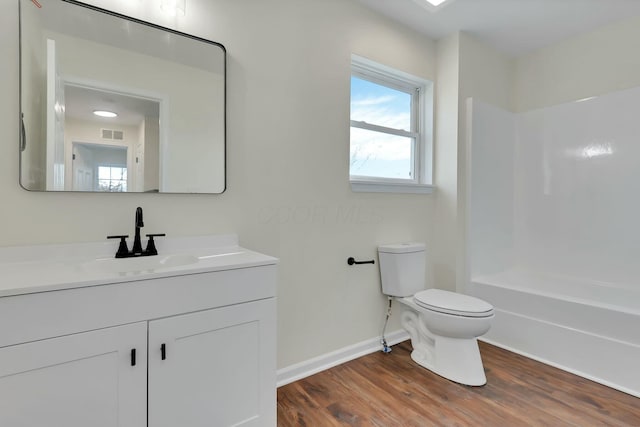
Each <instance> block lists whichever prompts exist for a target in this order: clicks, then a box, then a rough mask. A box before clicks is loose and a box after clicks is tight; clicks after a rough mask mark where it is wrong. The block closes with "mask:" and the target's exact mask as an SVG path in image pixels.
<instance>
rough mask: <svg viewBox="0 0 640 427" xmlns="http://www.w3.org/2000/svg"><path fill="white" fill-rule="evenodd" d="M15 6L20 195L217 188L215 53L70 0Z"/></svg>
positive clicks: (219, 115)
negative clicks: (24, 191)
mask: <svg viewBox="0 0 640 427" xmlns="http://www.w3.org/2000/svg"><path fill="white" fill-rule="evenodd" d="M19 2H20V61H21V62H20V65H21V88H20V104H21V105H20V111H21V118H22V122H21V123H20V125H21V141H20V150H21V153H20V183H21V185H22V186H23V187H24V188H25V189H27V190H35V191H96V192H105V191H106V192H124V191H126V192H168V193H221V192H223V191H224V190H225V185H226V184H225V134H226V132H225V97H226V94H225V90H226V83H225V79H226V76H225V68H226V65H225V61H226V53H225V50H224V47H223V46H222V45H220V44H218V43H214V42H210V41H207V40H203V39H200V38H197V37H193V36H189V35H186V34H182V33H178V32H175V31H173V30H169V29H165V28H161V27H158V26H155V25H152V24H147V23H143V22H141V21H137V20H135V19H131V18H127V17H124V16H121V15H118V14H115V13H111V12H107V11H104V10H102V9H98V8H94V7H91V6H87V5H84V4H82V3H78V2H75V1H70V0H39V3H40V4H41V6H42V7H40V8H39V7H37V6H36V4H35V3H34V2H32V1H31V0H19Z"/></svg>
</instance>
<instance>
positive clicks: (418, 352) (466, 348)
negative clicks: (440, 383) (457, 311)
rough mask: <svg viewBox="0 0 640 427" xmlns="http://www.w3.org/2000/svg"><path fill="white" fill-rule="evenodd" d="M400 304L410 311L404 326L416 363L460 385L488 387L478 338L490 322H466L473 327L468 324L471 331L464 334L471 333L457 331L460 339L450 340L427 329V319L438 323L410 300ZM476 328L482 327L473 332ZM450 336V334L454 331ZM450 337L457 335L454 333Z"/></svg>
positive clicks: (471, 320) (403, 317)
mask: <svg viewBox="0 0 640 427" xmlns="http://www.w3.org/2000/svg"><path fill="white" fill-rule="evenodd" d="M400 302H402V303H403V304H404V305H406V306H407V308H408V309H407V310H405V311H404V312H403V313H402V316H401V324H402V327H403V328H404V329H405V330H406V331H407V332H409V336H410V337H411V345H412V346H413V351H412V352H411V359H413V361H414V362H416V363H417V364H418V365H420V366H422V367H424V368H427V369H429V370H430V371H432V372H434V373H436V374H438V375H440V376H442V377H444V378H446V379H448V380H451V381H455V382H457V383H460V384H464V385H470V386H482V385H485V384H486V383H487V377H486V376H485V373H484V367H483V366H482V358H481V357H480V350H479V348H478V340H477V338H476V337H478V336H480V335H481V334H483V333H484V332H486V330H487V329H488V328H489V327H488V326H489V323H488V322H489V320H490V319H489V318H487V319H482V318H476V319H465V321H467V322H470V325H471V327H469V324H463V325H464V326H466V327H467V328H468V330H467V328H465V330H467V331H468V332H469V333H467V334H463V333H460V331H459V330H458V331H457V332H458V333H457V335H458V337H457V338H452V337H451V336H448V337H447V336H443V335H438V334H436V333H434V332H432V331H431V330H430V329H429V328H428V327H427V324H428V323H427V320H426V317H427V316H431V319H430V320H431V321H432V323H433V322H437V320H438V319H437V318H435V319H434V318H433V316H432V313H429V312H426V311H425V310H422V309H420V308H418V307H416V306H415V304H414V303H413V302H412V301H411V300H410V299H408V298H404V299H400ZM436 316H439V314H438V313H436ZM440 320H442V319H440ZM447 320H454V321H455V320H462V319H456V318H454V319H447ZM474 325H480V326H482V327H480V328H474ZM432 326H437V325H432ZM440 326H442V325H440ZM449 326H451V323H449ZM434 330H436V331H438V330H439V329H438V328H437V327H434ZM449 332H450V333H451V332H452V330H450V331H449ZM472 332H473V333H472ZM476 332H477V334H476ZM451 335H454V334H453V333H451Z"/></svg>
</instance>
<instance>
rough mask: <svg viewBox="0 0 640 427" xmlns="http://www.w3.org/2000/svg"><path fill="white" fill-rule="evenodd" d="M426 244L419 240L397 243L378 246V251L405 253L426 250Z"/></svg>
mask: <svg viewBox="0 0 640 427" xmlns="http://www.w3.org/2000/svg"><path fill="white" fill-rule="evenodd" d="M425 248H426V245H425V244H424V243H419V242H411V243H395V244H392V245H381V246H378V252H382V253H389V254H404V253H410V252H424V250H425Z"/></svg>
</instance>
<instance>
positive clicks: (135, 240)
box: [131, 207, 144, 255]
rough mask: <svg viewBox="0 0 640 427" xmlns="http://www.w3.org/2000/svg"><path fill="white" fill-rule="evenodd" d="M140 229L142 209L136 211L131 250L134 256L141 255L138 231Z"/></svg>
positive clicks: (142, 225) (142, 223)
mask: <svg viewBox="0 0 640 427" xmlns="http://www.w3.org/2000/svg"><path fill="white" fill-rule="evenodd" d="M142 227H144V221H143V220H142V208H141V207H138V208H137V209H136V235H135V236H134V238H133V248H131V252H133V254H134V255H141V254H142V242H141V241H140V229H141V228H142Z"/></svg>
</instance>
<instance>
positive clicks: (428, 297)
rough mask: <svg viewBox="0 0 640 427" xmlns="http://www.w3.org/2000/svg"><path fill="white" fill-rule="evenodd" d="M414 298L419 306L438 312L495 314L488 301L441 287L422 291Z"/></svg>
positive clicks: (474, 314)
mask: <svg viewBox="0 0 640 427" xmlns="http://www.w3.org/2000/svg"><path fill="white" fill-rule="evenodd" d="M413 300H414V302H415V303H416V304H417V305H418V306H420V307H422V308H426V309H428V310H432V311H436V312H438V313H444V314H452V315H455V316H463V317H491V316H493V306H492V305H491V304H489V303H488V302H486V301H483V300H481V299H478V298H474V297H472V296H469V295H463V294H458V293H455V292H449V291H443V290H441V289H426V290H424V291H420V292H418V293H416V294H415V295H414V296H413Z"/></svg>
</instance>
